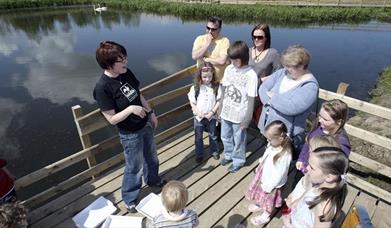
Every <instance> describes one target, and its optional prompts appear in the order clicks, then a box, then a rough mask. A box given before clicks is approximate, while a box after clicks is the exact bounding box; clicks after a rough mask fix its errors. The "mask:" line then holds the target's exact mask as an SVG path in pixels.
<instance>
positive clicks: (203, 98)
mask: <svg viewBox="0 0 391 228" xmlns="http://www.w3.org/2000/svg"><path fill="white" fill-rule="evenodd" d="M187 97H188V98H189V101H190V102H191V103H196V104H197V105H196V106H197V109H198V110H199V111H200V112H201V113H208V112H211V111H212V109H213V107H214V106H215V105H216V102H217V101H218V100H220V98H221V86H219V88H218V90H217V97H216V95H215V93H214V91H213V88H212V87H211V86H207V85H204V84H201V85H200V93H199V94H198V97H197V100H196V98H195V90H194V86H192V87H191V88H190V91H189V93H188V94H187ZM195 118H196V119H197V120H198V121H201V118H200V117H198V116H196V117H195ZM213 118H216V115H214V116H213Z"/></svg>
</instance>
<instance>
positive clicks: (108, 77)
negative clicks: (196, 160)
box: [93, 41, 165, 213]
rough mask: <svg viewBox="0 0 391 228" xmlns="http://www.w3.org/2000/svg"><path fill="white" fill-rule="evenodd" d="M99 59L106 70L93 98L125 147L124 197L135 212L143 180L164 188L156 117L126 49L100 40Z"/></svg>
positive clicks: (128, 207) (97, 55) (129, 209)
mask: <svg viewBox="0 0 391 228" xmlns="http://www.w3.org/2000/svg"><path fill="white" fill-rule="evenodd" d="M96 60H97V62H98V64H99V66H100V67H101V68H102V69H103V73H102V75H101V77H100V79H99V80H98V82H97V83H96V85H95V88H94V94H93V95H94V99H95V100H96V102H97V104H98V107H99V108H100V110H101V112H102V114H103V116H104V117H105V118H106V120H107V121H108V122H109V123H110V124H112V125H116V126H117V127H118V130H119V136H120V141H121V144H122V147H123V150H124V157H125V164H126V166H125V171H124V177H123V180H122V188H121V190H122V199H123V201H124V203H125V206H126V208H127V209H128V211H129V212H131V213H135V212H137V211H136V201H137V197H138V194H139V192H140V189H141V186H142V181H141V177H142V176H144V182H145V183H146V184H148V185H149V186H157V187H163V185H164V184H165V181H163V180H162V179H161V178H160V177H159V161H158V158H157V153H156V146H155V142H154V138H153V131H154V129H155V128H156V127H157V123H158V121H157V118H156V115H155V113H154V112H153V109H151V107H150V106H149V105H148V102H147V101H146V99H145V98H144V96H143V95H142V94H141V92H140V90H139V86H140V82H139V81H138V80H137V78H136V76H135V75H134V74H133V73H132V71H130V69H129V68H128V67H127V65H128V58H127V53H126V49H125V48H124V47H123V46H122V45H120V44H118V43H115V42H113V41H105V42H101V43H100V44H99V46H98V48H97V49H96Z"/></svg>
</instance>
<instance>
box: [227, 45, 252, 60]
mask: <svg viewBox="0 0 391 228" xmlns="http://www.w3.org/2000/svg"><path fill="white" fill-rule="evenodd" d="M228 57H229V58H230V59H240V63H241V66H245V65H248V59H249V49H248V46H247V44H246V43H245V42H244V41H241V40H239V41H235V43H233V44H231V46H230V47H229V48H228Z"/></svg>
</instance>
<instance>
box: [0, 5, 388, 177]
mask: <svg viewBox="0 0 391 228" xmlns="http://www.w3.org/2000/svg"><path fill="white" fill-rule="evenodd" d="M369 24H371V23H369ZM375 24H376V23H375ZM376 26H377V25H375V27H376ZM373 27H374V26H372V27H371V28H373ZM390 27H391V26H390V25H389V24H382V25H381V28H382V29H381V30H379V29H378V30H376V29H372V30H370V31H369V30H368V29H366V28H368V25H367V24H366V25H358V26H357V25H356V26H354V27H353V26H349V25H341V26H338V25H333V26H328V27H325V26H311V27H304V28H303V27H296V28H294V27H293V28H284V27H275V26H272V36H273V42H272V46H273V47H275V48H276V49H278V50H279V51H282V50H283V49H285V48H286V47H287V46H288V45H290V44H294V43H301V44H303V45H304V46H306V47H307V48H308V49H309V50H310V52H311V54H312V57H313V59H312V62H311V70H312V72H313V73H314V75H315V76H316V77H317V78H318V79H319V82H320V84H321V87H322V88H326V89H330V90H335V88H336V87H337V84H338V82H340V81H344V82H347V83H350V84H351V87H350V88H349V95H351V96H353V97H358V98H366V96H367V91H368V90H369V89H370V88H371V87H372V85H373V83H374V81H375V80H376V77H377V73H378V72H380V71H381V70H382V68H383V67H384V66H386V65H390V62H389V59H391V53H390V52H389V50H391V44H390V42H389V37H390V34H391V32H390V31H391V30H390ZM204 28H205V26H204V21H197V22H194V21H182V20H181V19H179V18H176V17H172V16H156V15H146V14H135V13H132V12H129V11H126V12H125V11H124V12H121V11H113V10H109V11H107V12H103V13H102V14H99V13H98V14H96V13H94V11H93V10H92V8H82V9H75V8H72V9H61V10H36V11H14V12H2V13H1V16H0V69H2V74H1V76H0V152H1V155H0V157H5V158H7V159H8V160H10V162H9V163H10V169H11V170H12V171H13V172H14V174H16V175H17V176H22V175H25V174H27V173H29V172H31V171H33V170H36V169H38V168H40V167H42V166H44V165H46V164H49V163H52V162H54V161H56V160H59V159H60V158H62V157H65V156H67V155H69V154H71V153H74V152H76V151H78V150H80V149H81V145H80V142H79V138H78V136H77V132H76V128H75V125H74V123H73V118H72V113H71V109H70V107H71V106H73V105H76V104H80V105H81V106H82V107H83V108H85V110H86V111H89V110H93V109H94V108H96V106H95V104H94V101H93V98H92V88H93V86H94V84H95V82H96V80H97V79H98V77H99V75H100V74H101V70H100V69H99V67H98V65H97V64H96V61H95V54H94V53H95V49H96V46H97V44H98V43H99V42H100V41H103V40H115V41H117V42H119V43H121V44H123V45H124V46H125V47H126V48H127V50H128V55H129V56H128V58H129V67H130V68H131V69H132V70H133V71H134V73H135V74H136V76H137V77H138V78H139V80H140V81H141V84H142V85H143V86H144V85H147V84H149V83H152V82H154V81H156V80H159V79H161V78H162V77H164V76H165V75H167V74H171V73H174V72H176V71H178V70H180V69H183V68H184V67H187V66H190V65H192V64H193V63H194V61H193V60H192V59H191V54H190V53H191V48H192V43H193V40H194V38H195V37H196V36H197V35H199V34H201V33H203V32H204ZM336 28H339V29H336ZM360 28H365V29H364V30H360ZM251 29H252V25H249V24H225V23H224V24H223V33H224V35H226V36H228V37H229V38H230V40H231V41H234V40H238V39H242V40H245V41H246V42H247V43H248V44H249V45H251V40H250V31H251ZM20 167H23V168H20Z"/></svg>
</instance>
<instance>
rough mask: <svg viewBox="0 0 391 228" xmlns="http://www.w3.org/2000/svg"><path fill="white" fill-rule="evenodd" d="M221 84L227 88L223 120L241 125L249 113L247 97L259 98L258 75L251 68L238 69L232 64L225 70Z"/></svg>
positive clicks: (222, 112)
mask: <svg viewBox="0 0 391 228" xmlns="http://www.w3.org/2000/svg"><path fill="white" fill-rule="evenodd" d="M221 84H222V85H223V86H224V87H225V91H224V101H223V107H222V111H221V114H220V116H221V118H222V119H224V120H227V121H231V122H233V123H241V122H242V121H243V120H244V118H245V116H246V112H247V106H248V97H247V96H249V97H256V96H257V86H258V77H257V74H256V73H255V71H254V70H253V69H252V68H251V67H250V66H247V67H245V68H236V67H234V65H232V64H230V65H229V66H227V68H225V71H224V77H223V80H222V81H221Z"/></svg>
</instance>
